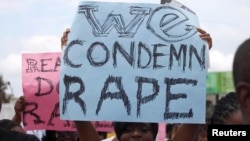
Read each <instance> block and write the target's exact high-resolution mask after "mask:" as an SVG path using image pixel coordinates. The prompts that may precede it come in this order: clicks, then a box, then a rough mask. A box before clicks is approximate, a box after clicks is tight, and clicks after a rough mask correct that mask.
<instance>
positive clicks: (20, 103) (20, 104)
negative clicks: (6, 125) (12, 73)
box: [12, 96, 26, 124]
mask: <svg viewBox="0 0 250 141" xmlns="http://www.w3.org/2000/svg"><path fill="white" fill-rule="evenodd" d="M25 103H26V100H25V98H24V96H21V97H19V98H18V99H17V101H16V103H15V106H14V110H15V115H14V116H13V118H12V121H15V122H17V123H19V124H20V123H21V122H22V112H23V110H24V108H25Z"/></svg>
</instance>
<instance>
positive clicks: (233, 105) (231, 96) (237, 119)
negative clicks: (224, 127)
mask: <svg viewBox="0 0 250 141" xmlns="http://www.w3.org/2000/svg"><path fill="white" fill-rule="evenodd" d="M242 122H243V120H242V115H241V110H240V105H239V102H238V101H237V99H236V95H235V92H229V93H228V94H226V95H225V96H224V97H222V98H221V99H219V100H218V102H217V103H216V105H215V107H214V112H213V114H212V116H211V118H210V124H242Z"/></svg>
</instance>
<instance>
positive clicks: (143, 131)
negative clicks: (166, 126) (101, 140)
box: [114, 122, 158, 141]
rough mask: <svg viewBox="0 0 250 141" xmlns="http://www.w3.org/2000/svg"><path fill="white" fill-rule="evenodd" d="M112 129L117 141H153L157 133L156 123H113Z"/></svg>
mask: <svg viewBox="0 0 250 141" xmlns="http://www.w3.org/2000/svg"><path fill="white" fill-rule="evenodd" d="M114 129H115V134H116V137H117V139H118V140H119V141H128V140H131V139H140V140H143V141H154V140H155V139H156V135H157V133H158V123H138V122H114Z"/></svg>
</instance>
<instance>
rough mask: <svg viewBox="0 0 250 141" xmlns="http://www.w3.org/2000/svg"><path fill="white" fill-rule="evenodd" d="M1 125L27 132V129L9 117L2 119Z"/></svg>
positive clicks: (8, 128)
mask: <svg viewBox="0 0 250 141" xmlns="http://www.w3.org/2000/svg"><path fill="white" fill-rule="evenodd" d="M0 127H1V128H5V129H7V130H11V131H16V132H19V133H26V131H25V130H24V129H23V128H22V127H21V125H19V124H18V123H16V122H14V121H12V120H9V119H2V120H0Z"/></svg>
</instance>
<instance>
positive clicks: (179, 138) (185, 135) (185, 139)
mask: <svg viewBox="0 0 250 141" xmlns="http://www.w3.org/2000/svg"><path fill="white" fill-rule="evenodd" d="M199 126H200V125H199V124H181V125H180V127H179V128H178V129H177V131H176V134H175V136H174V139H173V141H193V140H194V138H195V137H196V134H197V132H198V128H199Z"/></svg>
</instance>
